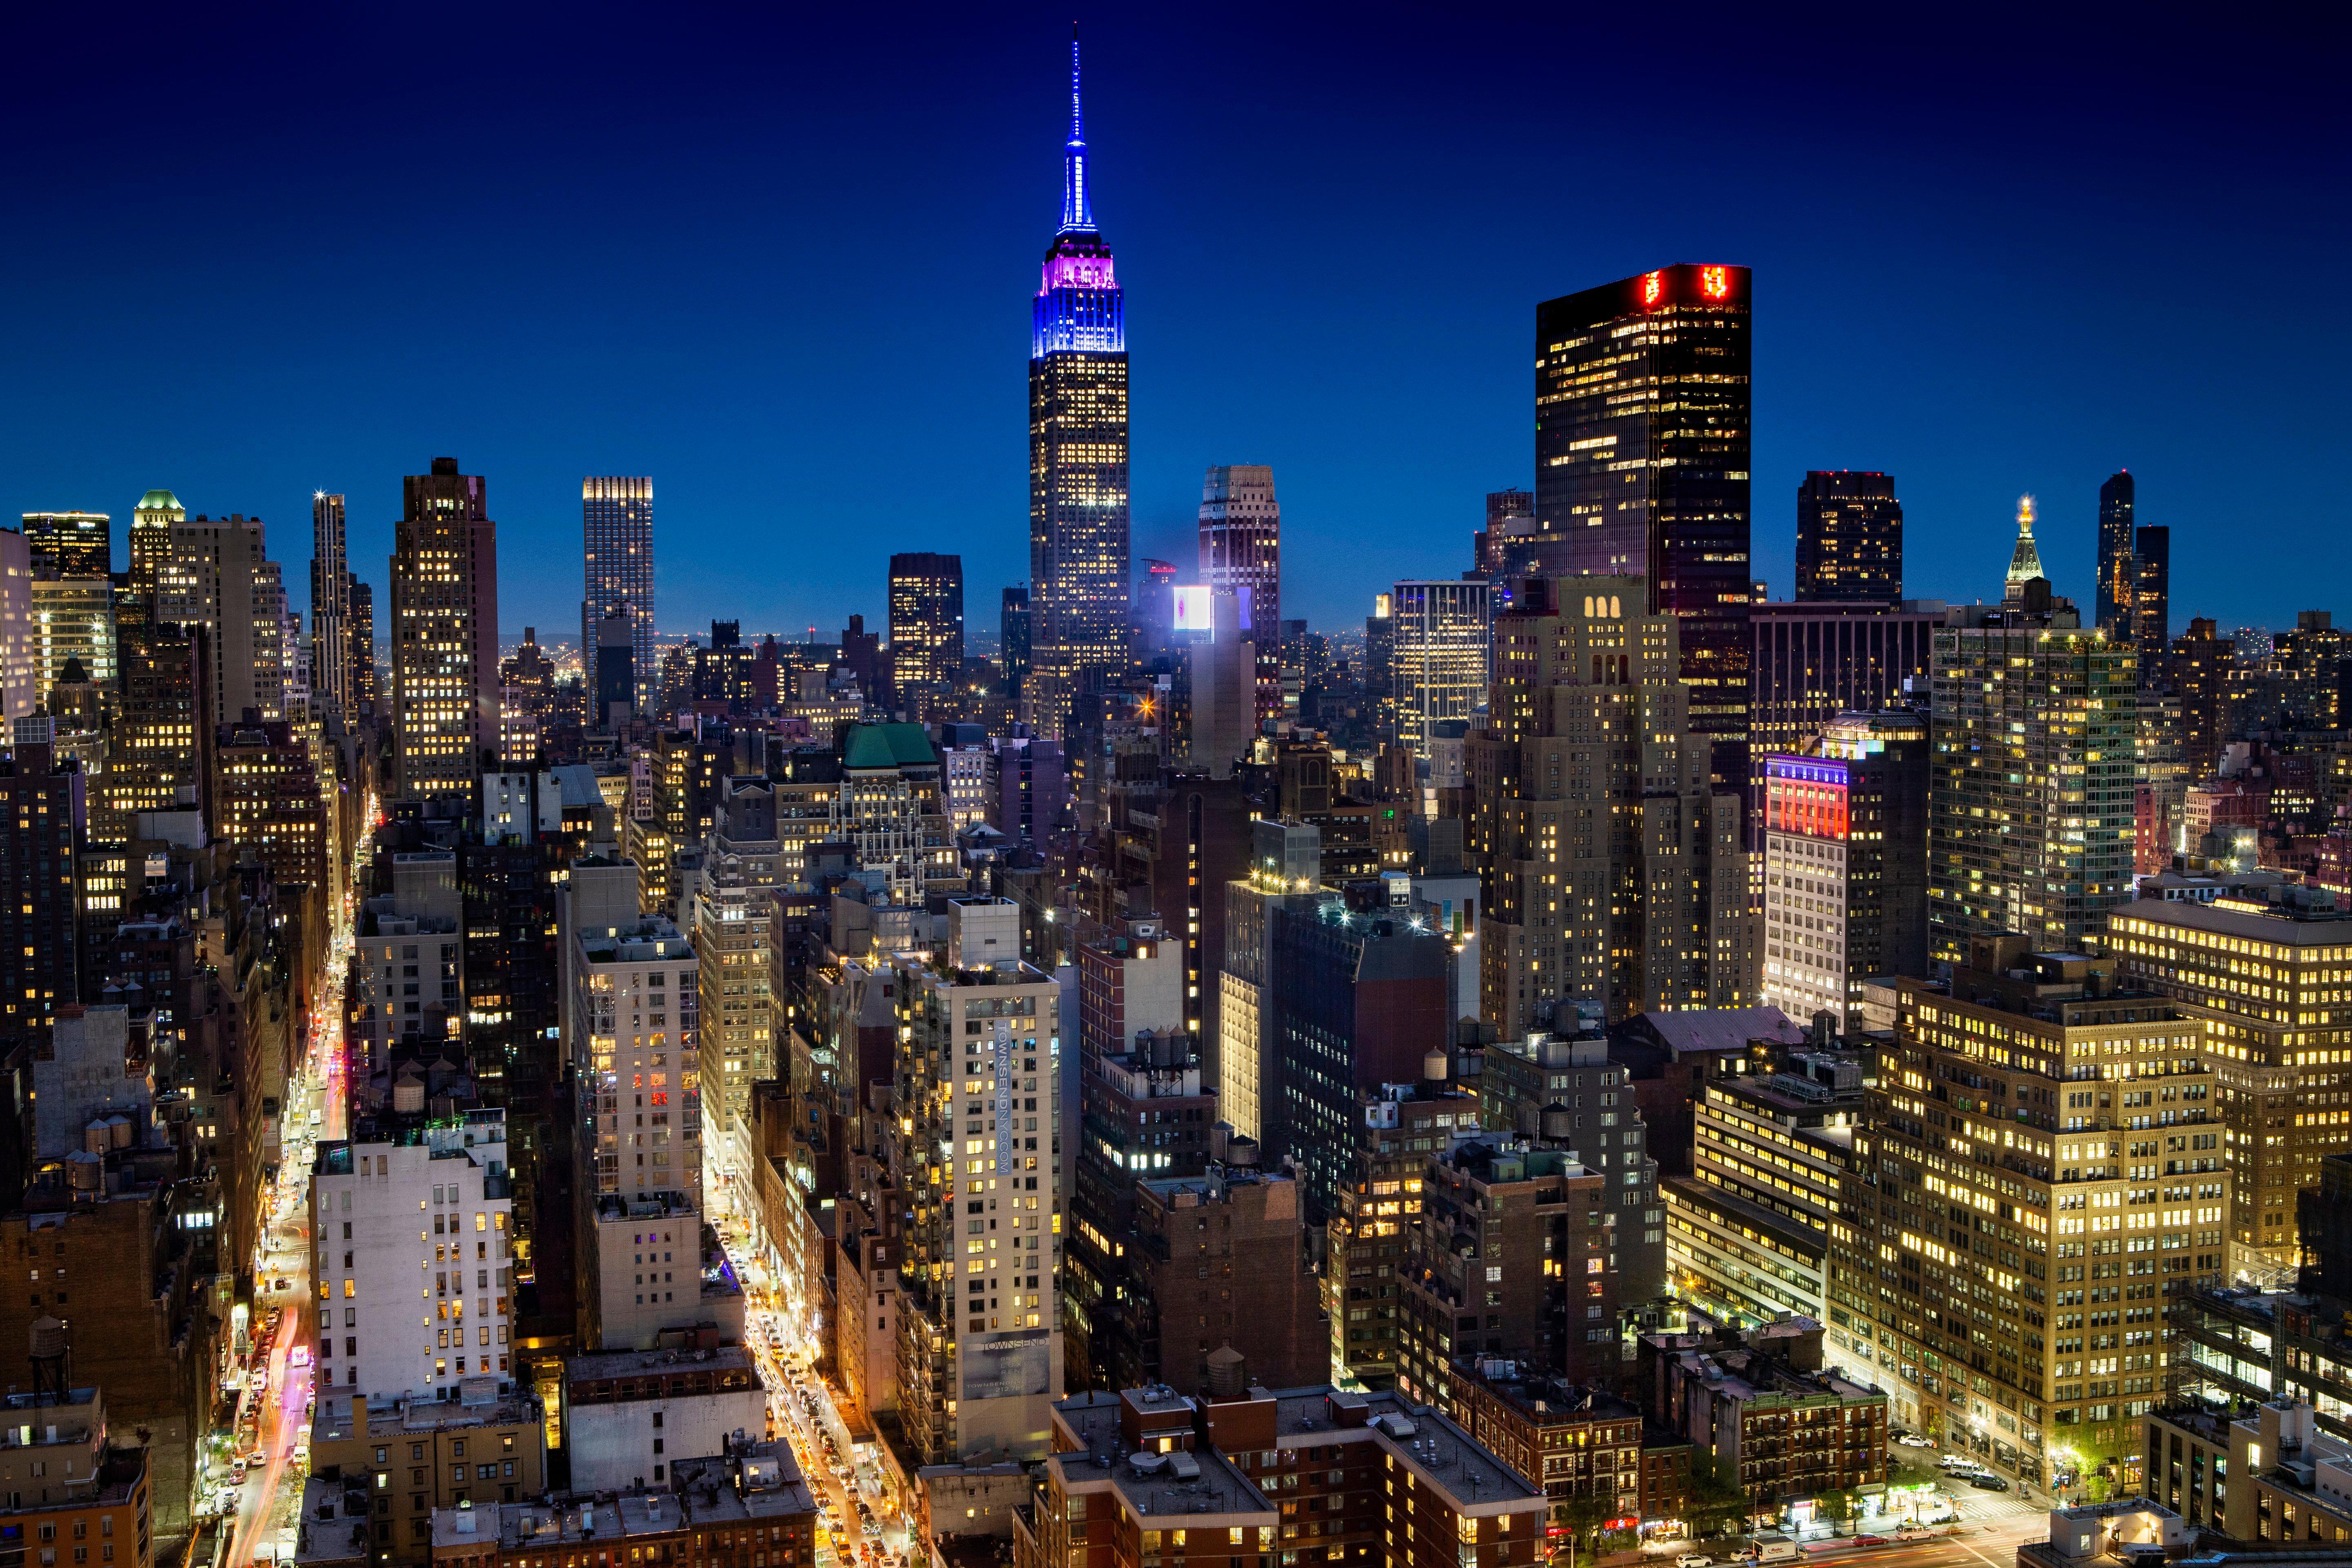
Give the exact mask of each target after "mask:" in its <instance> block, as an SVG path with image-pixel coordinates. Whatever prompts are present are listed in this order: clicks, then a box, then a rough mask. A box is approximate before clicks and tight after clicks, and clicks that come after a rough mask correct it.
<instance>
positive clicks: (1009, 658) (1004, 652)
mask: <svg viewBox="0 0 2352 1568" xmlns="http://www.w3.org/2000/svg"><path fill="white" fill-rule="evenodd" d="M997 637H998V644H997V656H998V659H999V661H1000V662H1001V663H1003V666H1004V694H1005V695H1006V696H1007V697H1013V698H1018V697H1019V696H1020V695H1021V683H1022V682H1023V681H1024V680H1027V679H1029V590H1028V589H1027V588H1026V587H1018V588H1007V589H1005V590H1004V608H1003V613H1002V618H1001V619H1000V620H999V621H998V622H997Z"/></svg>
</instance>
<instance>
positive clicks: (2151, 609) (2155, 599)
mask: <svg viewBox="0 0 2352 1568" xmlns="http://www.w3.org/2000/svg"><path fill="white" fill-rule="evenodd" d="M2132 572H2133V585H2132V624H2131V625H2130V626H2128V627H2126V630H2125V633H2124V635H2125V636H2126V637H2127V638H2128V639H2129V640H2131V641H2133V642H2136V643H2137V644H2138V645H2139V657H2140V664H2141V667H2142V668H2147V667H2148V666H2150V665H2157V664H2161V663H2162V662H2163V660H2164V650H2165V648H2166V647H2168V646H2169V645H2170V643H2171V641H2172V530H2171V528H2170V527H2169V526H2168V525H2167V524H2164V523H2156V524H2153V525H2150V526H2147V527H2143V528H2137V529H2134V530H2133V531H2132Z"/></svg>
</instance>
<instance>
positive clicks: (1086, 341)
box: [1029, 37, 1128, 734]
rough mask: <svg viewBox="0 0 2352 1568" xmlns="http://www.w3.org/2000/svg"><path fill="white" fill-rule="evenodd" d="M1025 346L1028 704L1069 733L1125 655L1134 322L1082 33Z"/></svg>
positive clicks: (1073, 55)
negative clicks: (1100, 161)
mask: <svg viewBox="0 0 2352 1568" xmlns="http://www.w3.org/2000/svg"><path fill="white" fill-rule="evenodd" d="M1032 321H1033V327H1034V331H1033V334H1032V337H1031V340H1030V348H1029V581H1030V605H1029V613H1030V616H1031V617H1032V621H1031V627H1030V639H1031V641H1030V660H1031V665H1030V680H1031V690H1030V692H1029V698H1030V711H1031V716H1032V722H1033V723H1034V725H1035V727H1036V729H1037V731H1039V732H1040V733H1043V734H1059V733H1060V732H1061V730H1062V726H1063V725H1064V724H1065V723H1066V722H1067V721H1068V720H1069V717H1070V713H1071V710H1072V708H1073V707H1074V706H1075V704H1076V698H1077V696H1078V694H1079V693H1081V692H1083V691H1086V690H1088V689H1100V688H1101V686H1102V685H1103V684H1104V682H1105V681H1106V680H1107V679H1112V678H1115V677H1117V676H1118V674H1119V673H1120V671H1121V670H1123V669H1124V668H1126V665H1127V637H1128V632H1127V619H1128V536H1127V328H1126V324H1125V321H1124V318H1123V306H1122V302H1121V297H1120V294H1119V288H1118V279H1117V278H1116V277H1115V276H1114V274H1113V272H1112V268H1111V254H1110V247H1109V246H1108V244H1106V243H1105V242H1104V240H1103V237H1102V236H1101V234H1100V233H1099V232H1098V231H1097V229H1096V227H1095V216H1094V208H1093V206H1092V205H1091V203H1090V202H1089V200H1088V198H1087V141H1086V132H1085V128H1084V122H1083V121H1082V120H1081V118H1080V116H1079V112H1078V44H1077V39H1076V38H1075V37H1073V38H1072V39H1071V40H1070V140H1069V142H1068V144H1067V145H1066V147H1065V148H1064V150H1063V155H1062V226H1061V227H1060V228H1059V229H1058V230H1057V231H1055V236H1054V243H1053V244H1052V245H1051V246H1050V247H1047V248H1046V251H1045V273H1044V277H1043V279H1042V280H1041V281H1040V283H1039V285H1038V289H1037V299H1036V303H1035V307H1034V315H1033V318H1032Z"/></svg>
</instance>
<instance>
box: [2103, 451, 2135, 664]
mask: <svg viewBox="0 0 2352 1568" xmlns="http://www.w3.org/2000/svg"><path fill="white" fill-rule="evenodd" d="M2135 489H2136V487H2135V486H2134V485H2133V483H2132V477H2131V475H2130V474H2128V473H2119V474H2116V475H2114V476H2112V477H2110V478H2109V479H2108V480H2107V482H2106V483H2105V484H2103V485H2101V486H2100V487H2099V629H2100V630H2101V631H2103V632H2105V633H2106V634H2107V635H2108V636H2109V637H2130V636H2132V635H2133V631H2134V627H2133V618H2134V617H2133V615H2132V595H2133V589H2134V584H2135V580H2136V579H2137V576H2138V568H2137V565H2136V564H2135V563H2134V562H2133V560H2132V547H2133V543H2134V541H2133V538H2132V511H2133V498H2134V490H2135Z"/></svg>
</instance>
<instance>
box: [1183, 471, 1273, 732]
mask: <svg viewBox="0 0 2352 1568" xmlns="http://www.w3.org/2000/svg"><path fill="white" fill-rule="evenodd" d="M1201 581H1202V582H1203V583H1206V584H1208V585H1209V586H1210V587H1211V588H1213V589H1214V588H1227V589H1231V590H1232V591H1233V592H1234V594H1236V595H1243V603H1244V616H1243V625H1244V626H1250V627H1252V628H1255V629H1257V632H1258V635H1257V650H1258V659H1257V673H1256V679H1257V717H1258V718H1260V719H1270V718H1273V717H1274V716H1275V715H1276V714H1277V713H1279V712H1280V711H1281V710H1282V656H1281V646H1282V508H1281V506H1280V504H1279V503H1278V502H1276V500H1275V499H1274V470H1273V469H1272V468H1268V467H1266V466H1265V464H1263V463H1234V464H1229V465H1224V466H1222V467H1212V468H1210V469H1209V475H1208V478H1207V479H1204V480H1203V481H1202V485H1201ZM1244 590H1246V594H1245V595H1244Z"/></svg>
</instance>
